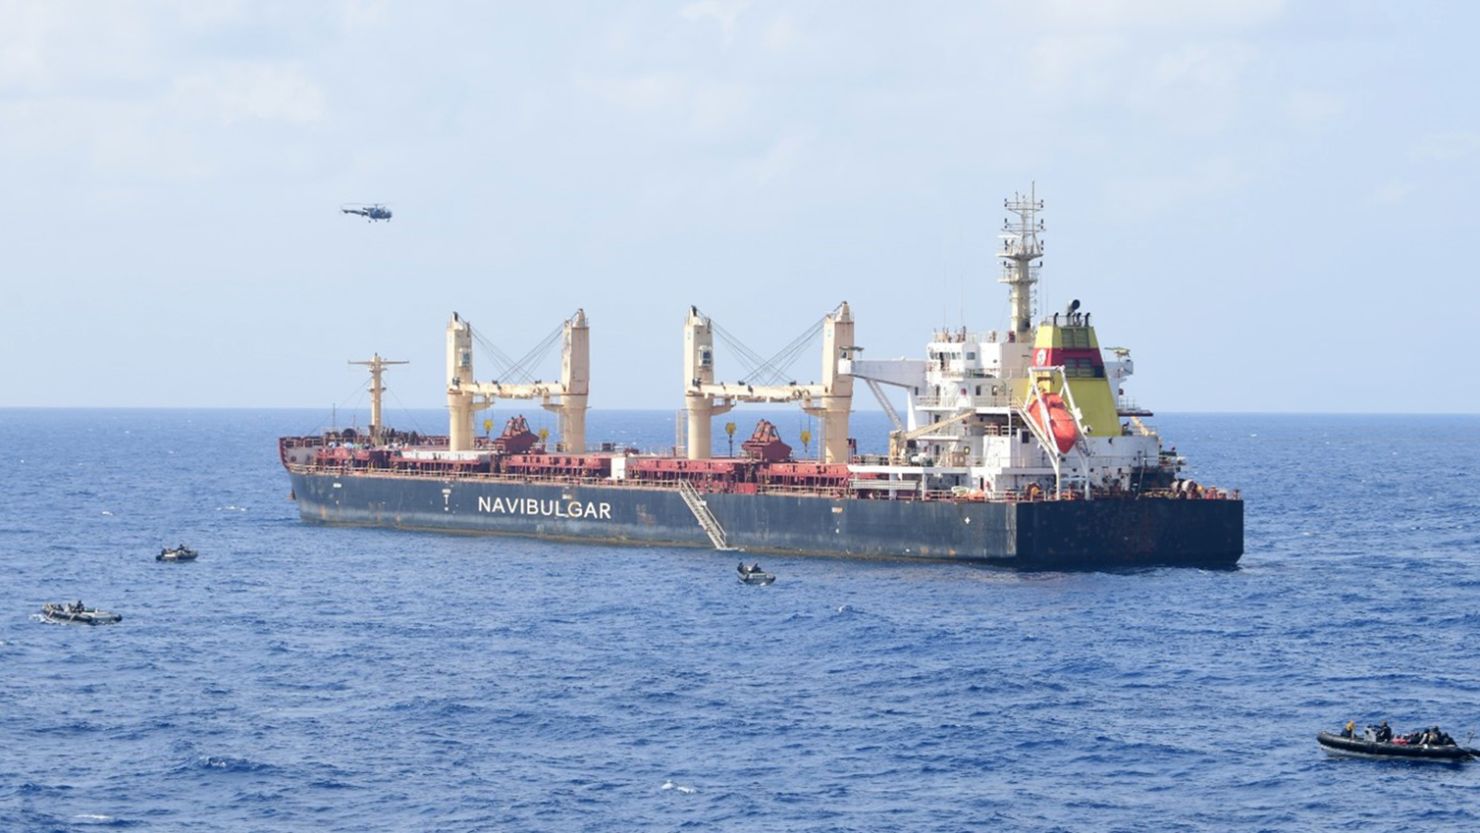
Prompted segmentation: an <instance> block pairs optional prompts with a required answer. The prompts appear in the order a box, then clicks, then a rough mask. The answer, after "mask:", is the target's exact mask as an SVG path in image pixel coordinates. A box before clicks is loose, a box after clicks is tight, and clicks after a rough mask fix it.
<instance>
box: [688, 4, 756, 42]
mask: <svg viewBox="0 0 1480 833" xmlns="http://www.w3.org/2000/svg"><path fill="white" fill-rule="evenodd" d="M749 7H750V0H697V2H694V3H690V4H688V5H687V6H684V7H683V8H682V9H679V11H678V15H679V17H682V18H683V19H684V20H688V21H696V22H697V21H701V20H706V19H712V20H716V21H718V22H719V26H720V31H721V32H723V33H724V38H725V43H729V42H730V39H731V38H732V37H733V36H734V32H735V24H736V23H738V22H739V21H740V16H741V15H743V14H745V10H746V9H747V8H749Z"/></svg>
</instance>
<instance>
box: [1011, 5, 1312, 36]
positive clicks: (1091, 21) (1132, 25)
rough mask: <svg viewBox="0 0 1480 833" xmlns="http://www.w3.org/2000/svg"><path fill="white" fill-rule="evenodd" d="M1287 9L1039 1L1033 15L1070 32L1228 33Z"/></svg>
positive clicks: (1277, 14)
mask: <svg viewBox="0 0 1480 833" xmlns="http://www.w3.org/2000/svg"><path fill="white" fill-rule="evenodd" d="M1284 8H1285V3H1284V0H1197V2H1187V0H1088V2H1086V0H1040V2H1039V3H1037V4H1036V6H1035V7H1034V10H1033V11H1032V12H1031V14H1032V15H1033V17H1035V18H1037V20H1038V21H1039V22H1040V23H1043V24H1047V25H1050V26H1055V27H1059V28H1061V29H1067V30H1099V31H1106V30H1118V31H1125V30H1132V29H1153V28H1154V29H1168V28H1170V29H1218V30H1227V29H1230V28H1242V27H1252V26H1258V25H1261V24H1264V23H1268V22H1270V21H1271V20H1274V19H1276V18H1278V17H1279V16H1280V15H1281V14H1282V13H1283V12H1284Z"/></svg>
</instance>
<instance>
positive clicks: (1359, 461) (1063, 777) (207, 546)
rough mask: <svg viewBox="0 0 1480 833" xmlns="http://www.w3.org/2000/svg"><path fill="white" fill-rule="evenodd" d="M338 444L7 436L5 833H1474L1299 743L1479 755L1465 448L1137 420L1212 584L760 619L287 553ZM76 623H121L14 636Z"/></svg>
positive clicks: (753, 592)
mask: <svg viewBox="0 0 1480 833" xmlns="http://www.w3.org/2000/svg"><path fill="white" fill-rule="evenodd" d="M324 416H325V415H322V414H318V413H316V412H308V411H292V410H245V411H231V410H208V411H192V410H46V409H4V410H0V436H4V437H5V438H7V442H8V445H7V446H6V447H5V449H4V450H3V451H0V473H3V479H4V492H3V499H0V553H3V559H4V564H5V569H4V570H3V571H0V831H87V830H93V829H115V828H118V829H135V830H143V831H162V833H167V832H170V831H221V830H231V831H308V830H312V831H356V833H358V832H359V831H366V830H377V831H380V830H384V831H431V830H435V831H487V830H511V831H516V830H517V831H610V830H643V831H677V830H705V831H708V830H724V831H898V830H912V831H913V830H928V831H976V830H1014V831H1081V830H1085V831H1158V832H1159V833H1160V832H1164V831H1219V832H1220V833H1221V832H1222V831H1228V830H1240V831H1245V830H1247V831H1258V830H1266V831H1274V830H1279V831H1286V830H1288V831H1310V830H1336V829H1343V830H1349V829H1367V828H1369V827H1373V828H1376V829H1390V828H1393V827H1397V826H1405V827H1411V828H1415V829H1423V830H1472V829H1475V828H1476V827H1477V825H1480V802H1477V800H1476V796H1477V795H1480V792H1477V787H1480V763H1472V764H1470V765H1468V766H1450V765H1433V764H1403V763H1389V762H1381V761H1365V760H1350V759H1332V758H1328V757H1327V756H1326V755H1324V754H1323V753H1322V752H1321V751H1320V750H1319V749H1318V748H1317V746H1316V744H1315V741H1314V737H1315V733H1316V732H1317V731H1319V730H1321V729H1335V728H1337V727H1339V726H1340V725H1341V724H1343V723H1345V722H1346V721H1347V720H1356V721H1357V722H1358V724H1366V723H1375V722H1377V721H1378V720H1381V719H1387V720H1389V721H1391V723H1392V724H1393V725H1394V727H1395V728H1397V729H1399V730H1400V731H1402V730H1407V729H1409V728H1415V727H1418V726H1428V725H1432V724H1435V723H1437V724H1440V725H1442V726H1443V727H1444V728H1445V729H1446V730H1447V731H1449V732H1450V733H1451V734H1453V735H1455V736H1456V738H1458V739H1460V740H1461V741H1462V742H1463V741H1465V739H1466V738H1467V736H1469V735H1470V734H1471V732H1472V731H1473V730H1476V729H1480V662H1477V661H1476V656H1475V645H1476V638H1477V636H1480V481H1477V477H1480V442H1477V441H1476V439H1475V438H1476V437H1477V436H1480V417H1475V416H1416V417H1415V416H1329V415H1308V416H1287V415H1190V414H1189V415H1176V414H1173V415H1165V416H1161V417H1158V418H1157V419H1155V420H1154V424H1155V425H1157V426H1158V427H1159V429H1160V430H1161V431H1162V433H1163V435H1164V436H1165V437H1166V438H1167V441H1168V442H1169V443H1171V444H1173V445H1175V446H1176V447H1177V449H1178V450H1179V451H1180V452H1181V453H1182V454H1184V455H1185V456H1186V457H1187V458H1188V460H1189V463H1190V468H1189V470H1188V473H1189V474H1190V475H1191V476H1192V477H1194V478H1195V479H1197V480H1199V481H1201V482H1204V483H1210V484H1216V485H1220V486H1225V487H1233V488H1239V489H1241V490H1242V492H1243V495H1244V497H1245V499H1246V501H1247V505H1246V528H1247V535H1246V544H1245V555H1244V558H1243V561H1242V562H1241V564H1240V566H1239V568H1238V569H1235V570H1228V571H1203V570H1196V569H1186V568H1180V569H1154V570H1143V571H1135V572H1122V573H1035V574H1018V573H1013V572H1009V571H1004V570H999V569H990V568H983V567H976V566H969V565H960V564H919V563H907V562H886V561H849V560H840V559H827V558H781V557H766V556H759V557H758V560H760V561H761V562H762V564H763V566H764V567H765V568H766V569H767V570H769V571H771V572H773V573H775V574H776V575H777V576H778V578H777V581H776V583H775V584H773V585H771V586H769V587H750V586H745V585H742V584H740V583H739V582H737V581H736V579H735V574H734V562H735V560H736V558H735V557H734V555H733V554H730V553H716V552H713V551H705V550H697V549H694V550H684V549H645V548H610V547H602V546H576V545H567V544H556V543H546V542H539V541H530V540H520V539H503V538H480V537H467V536H455V535H434V534H418V533H404V532H394V531H388V530H373V529H336V528H327V527H319V526H313V525H309V524H305V523H302V522H300V521H299V519H298V517H297V512H296V509H295V507H294V505H293V504H292V503H291V502H290V501H289V499H288V488H289V487H288V481H287V477H286V475H285V473H284V472H283V471H282V469H281V467H280V466H279V464H278V461H277V449H276V437H277V436H279V435H280V434H292V433H304V432H308V431H312V430H315V429H317V428H321V427H323V424H324V423H325V422H326V420H325V419H324ZM343 416H345V415H341V417H343ZM753 416H754V415H748V414H737V415H735V416H734V417H731V418H732V419H735V420H736V421H737V422H742V423H743V425H744V427H743V428H742V429H741V432H740V434H738V435H737V442H738V440H739V439H743V437H744V436H745V435H748V432H749V426H750V421H749V420H750V419H751V418H752V417H753ZM415 421H416V422H419V423H421V424H420V425H417V424H407V423H404V422H399V421H395V420H394V419H393V422H396V424H397V425H398V426H399V427H402V428H417V429H418V430H423V431H425V430H432V431H438V430H441V428H442V425H441V415H440V414H437V413H435V412H422V413H419V414H418V415H416V416H415ZM672 421H673V413H672V412H671V411H668V412H650V413H644V412H602V411H595V412H593V413H592V415H591V419H590V430H589V432H588V433H589V436H590V439H591V440H592V441H593V442H596V441H601V440H604V439H613V440H618V441H620V442H623V443H636V444H639V445H642V446H644V447H648V448H657V447H662V446H665V445H671V444H672V442H673V427H672ZM777 422H778V425H780V426H781V427H782V429H783V433H784V435H788V436H787V439H788V441H792V442H795V440H794V439H793V438H794V437H795V435H796V433H797V431H796V427H797V426H796V422H797V420H796V417H795V415H794V414H786V415H780V416H777ZM361 423H362V424H363V417H361ZM721 424H722V422H721ZM855 426H856V428H855V433H857V434H858V435H859V436H860V437H861V438H862V437H865V436H866V433H869V434H871V435H872V436H876V437H882V436H883V429H884V425H883V422H882V417H880V416H878V415H877V414H864V415H860V416H859V417H858V419H856V420H855ZM715 433H716V436H717V437H718V438H719V441H720V442H724V434H723V432H722V431H721V430H719V429H718V428H717V429H716V432H715ZM878 444H879V443H878V442H877V441H876V440H867V441H865V442H864V444H863V445H864V447H863V450H865V451H867V450H871V449H872V448H874V447H875V446H877V445H878ZM181 542H183V543H186V544H189V545H191V546H193V547H195V548H197V549H198V550H200V552H201V556H200V559H199V560H198V561H196V562H194V563H184V564H161V563H157V562H156V561H155V560H154V555H155V554H156V553H157V552H158V551H159V549H160V548H161V547H164V546H170V545H174V544H176V543H181ZM78 599H80V600H83V601H85V602H86V603H88V604H89V605H97V606H99V607H103V608H107V609H110V610H115V611H118V612H120V613H122V614H123V616H124V619H123V622H122V623H120V624H118V625H115V626H110V627H93V628H89V627H79V626H62V625H51V624H47V623H44V622H42V621H40V620H39V618H38V617H37V616H36V614H37V613H38V612H39V610H40V607H41V604H42V603H43V602H46V601H63V600H78Z"/></svg>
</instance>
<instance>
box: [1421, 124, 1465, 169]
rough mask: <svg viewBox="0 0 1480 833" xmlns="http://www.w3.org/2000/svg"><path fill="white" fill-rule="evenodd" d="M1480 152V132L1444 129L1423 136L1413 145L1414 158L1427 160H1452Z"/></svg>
mask: <svg viewBox="0 0 1480 833" xmlns="http://www.w3.org/2000/svg"><path fill="white" fill-rule="evenodd" d="M1476 152H1480V132H1477V131H1474V130H1445V131H1441V132H1438V133H1430V134H1428V135H1427V136H1424V137H1423V138H1422V139H1420V140H1419V141H1418V143H1417V144H1415V145H1414V146H1413V151H1412V155H1413V156H1414V158H1416V159H1422V160H1425V161H1429V162H1453V161H1455V160H1458V159H1465V158H1468V157H1470V156H1474V155H1475V154H1476Z"/></svg>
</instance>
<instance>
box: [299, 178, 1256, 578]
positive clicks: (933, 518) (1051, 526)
mask: <svg viewBox="0 0 1480 833" xmlns="http://www.w3.org/2000/svg"><path fill="white" fill-rule="evenodd" d="M1004 208H1005V209H1006V210H1007V212H1009V215H1010V216H1009V219H1008V220H1006V221H1004V224H1003V234H1002V241H1003V244H1002V248H1001V250H1000V251H999V252H998V256H999V257H1000V258H1001V259H1002V262H1003V274H1002V277H1001V279H1000V282H1001V283H1004V284H1006V286H1007V290H1008V292H1007V294H1008V306H1009V312H1010V318H1009V321H1008V325H1007V327H1006V328H1005V329H1003V330H1000V331H996V330H994V331H989V332H969V331H967V330H965V329H964V328H963V329H959V330H939V331H937V332H935V333H934V336H933V338H932V339H931V340H930V342H929V343H928V345H927V346H926V352H925V357H924V358H923V359H892V360H875V359H864V358H863V347H861V346H859V345H858V344H857V343H856V342H855V340H854V319H853V315H852V310H851V309H850V307H849V305H848V304H847V303H846V302H844V303H842V304H840V305H839V306H838V307H837V308H835V309H834V310H833V311H832V312H830V313H828V314H827V315H826V316H824V317H823V318H822V319H821V321H820V322H819V325H818V327H819V329H820V333H821V342H822V350H821V352H822V362H821V368H820V370H821V375H820V381H819V382H814V383H809V384H797V383H796V382H794V381H786V380H785V378H784V376H783V375H778V368H777V367H776V366H775V365H774V364H768V363H767V362H765V361H759V362H756V363H753V364H752V365H751V373H750V375H749V378H747V379H745V380H741V381H737V382H726V381H719V380H717V379H716V372H715V350H716V345H715V333H716V331H717V330H719V328H718V325H717V324H715V323H714V322H713V321H711V319H710V318H709V317H708V316H706V315H704V314H703V313H701V312H700V311H699V310H698V309H697V308H694V307H690V308H689V310H688V314H687V316H686V317H685V320H684V324H683V350H684V374H683V380H682V381H683V385H682V395H683V402H684V409H683V415H682V416H681V417H679V418H678V419H677V420H676V424H675V444H674V447H673V448H672V449H668V450H665V451H663V452H648V451H643V450H640V449H636V448H625V447H617V446H616V445H614V444H610V443H608V444H601V445H599V446H598V447H597V448H595V449H591V448H588V447H587V443H586V430H585V429H586V413H587V400H588V397H589V393H590V381H591V379H590V370H589V350H590V323H589V321H588V319H587V317H586V315H585V313H584V311H577V312H576V313H575V314H574V315H573V316H571V317H570V318H569V319H567V320H566V321H565V322H563V324H562V325H561V328H560V329H559V330H558V331H557V332H558V336H559V341H560V343H561V346H562V361H561V372H560V380H559V381H558V382H554V381H552V382H544V381H527V380H526V381H522V382H514V381H503V382H500V381H496V380H495V381H479V380H478V378H477V376H476V375H475V373H474V362H473V349H472V348H473V342H474V339H475V338H479V336H478V335H477V334H476V333H475V331H474V330H473V328H472V326H471V324H469V322H468V321H467V320H466V319H464V318H462V317H461V316H459V315H458V314H457V313H453V315H452V318H451V320H450V321H449V323H448V325H447V329H446V346H447V380H448V381H447V407H448V414H449V427H448V433H447V435H446V436H436V437H426V436H420V435H417V434H415V433H409V434H408V433H405V432H398V431H395V430H393V429H389V428H387V427H385V426H384V425H383V424H382V422H381V407H380V395H381V392H382V391H383V390H384V385H383V380H382V374H383V371H384V369H385V367H386V366H387V365H390V364H393V362H389V361H387V360H384V359H382V358H381V357H380V356H379V355H378V354H377V355H376V356H375V357H374V358H373V359H371V360H369V361H367V362H363V364H367V365H369V367H370V376H371V384H370V392H371V415H370V417H371V418H370V426H369V430H368V431H365V432H355V431H353V430H352V429H346V430H344V431H329V432H325V433H322V434H315V435H310V436H295V437H283V438H281V439H280V441H279V454H280V458H281V460H282V463H283V465H284V467H285V468H286V469H287V471H288V475H289V478H290V480H291V482H292V490H291V495H292V498H293V499H294V500H296V501H297V505H298V507H299V513H300V516H301V517H302V519H303V520H304V521H307V522H312V523H321V524H329V525H365V526H381V527H390V528H395V529H406V530H422V531H441V532H449V533H480V534H490V535H516V536H529V537H535V538H543V539H549V540H558V541H573V542H591V543H599V544H624V545H644V546H675V547H702V548H707V549H712V550H715V551H719V552H734V551H742V552H761V553H781V554H797V555H821V556H841V557H854V558H900V559H926V560H965V561H973V562H982V563H986V564H993V565H1001V566H1007V567H1013V568H1019V569H1028V570H1059V569H1089V570H1100V569H1120V568H1131V567H1142V566H1160V565H1186V566H1202V567H1225V568H1226V567H1232V566H1233V565H1235V564H1236V563H1237V562H1238V560H1239V558H1240V557H1241V556H1242V554H1243V501H1242V499H1241V497H1240V495H1239V493H1238V492H1237V491H1236V490H1225V489H1221V488H1217V487H1214V486H1209V485H1202V484H1198V483H1196V482H1193V481H1192V480H1190V479H1187V478H1184V477H1182V476H1181V469H1182V467H1183V465H1184V460H1183V459H1182V458H1181V457H1180V456H1179V455H1178V454H1177V453H1176V452H1175V451H1174V450H1168V449H1167V448H1164V447H1163V444H1162V440H1161V437H1160V436H1159V435H1158V434H1157V432H1156V431H1155V430H1154V429H1153V428H1152V427H1151V426H1149V425H1148V424H1147V423H1146V422H1145V420H1144V418H1145V417H1148V416H1150V413H1149V412H1148V411H1145V410H1143V409H1141V408H1139V407H1137V406H1136V405H1134V404H1133V403H1132V401H1131V400H1130V399H1128V398H1127V397H1126V396H1125V393H1124V385H1125V383H1126V381H1127V379H1128V378H1129V377H1130V376H1131V374H1132V371H1133V364H1132V361H1131V358H1130V354H1129V351H1128V350H1126V349H1124V348H1108V349H1102V348H1101V346H1100V342H1099V340H1098V338H1097V336H1096V332H1095V328H1094V326H1092V324H1091V314H1090V312H1088V311H1087V310H1085V309H1083V308H1082V307H1081V305H1080V303H1079V302H1078V301H1077V300H1076V301H1073V302H1072V303H1070V304H1069V305H1068V306H1067V308H1065V309H1064V310H1063V311H1062V312H1057V313H1053V314H1049V315H1041V316H1039V315H1035V300H1034V286H1035V284H1036V283H1037V281H1038V270H1039V268H1040V261H1041V259H1042V257H1043V245H1042V240H1041V235H1042V232H1043V229H1044V227H1043V223H1042V221H1041V220H1040V219H1039V216H1038V215H1039V213H1040V212H1041V210H1042V208H1043V203H1042V201H1041V200H1039V199H1038V198H1037V196H1036V194H1035V193H1033V192H1031V191H1030V192H1029V193H1028V194H1027V195H1014V196H1013V197H1012V198H1010V199H1008V200H1005V201H1004ZM1035 318H1036V319H1037V321H1036V322H1035ZM720 332H721V333H722V334H723V331H722V330H720ZM552 338H555V336H554V335H552ZM859 386H861V387H862V388H865V389H867V390H869V391H870V392H871V393H872V394H873V395H874V396H875V397H876V398H877V400H878V402H879V404H880V406H881V407H882V408H883V410H884V412H885V414H886V415H887V416H888V418H889V420H890V422H891V424H892V426H893V430H891V431H890V432H889V436H888V451H887V453H881V454H862V455H861V454H858V453H857V452H856V443H855V442H854V440H852V439H851V438H850V437H849V431H848V426H849V415H850V413H851V412H852V408H853V394H854V389H855V387H859ZM891 394H892V396H891ZM896 397H899V399H902V401H903V403H904V407H903V409H902V413H901V409H900V408H899V407H898V406H897V404H896V403H897V401H899V400H898V399H896ZM500 400H508V401H521V400H522V401H529V402H530V403H531V404H534V403H538V404H539V406H540V407H542V408H545V409H547V410H550V411H553V412H555V413H556V414H557V415H558V429H559V436H558V438H556V441H555V442H554V443H553V444H552V443H551V442H550V438H549V437H548V436H547V435H546V432H541V433H540V434H536V433H535V432H533V431H531V430H530V427H529V425H528V423H527V421H526V420H525V419H524V418H523V417H522V416H515V417H511V418H509V419H508V421H507V423H506V424H505V425H504V427H503V431H502V433H501V434H499V435H498V436H489V435H491V433H492V432H491V431H487V430H485V436H482V437H479V436H476V435H475V432H474V418H475V416H476V414H477V413H478V412H480V411H484V410H487V409H490V408H492V407H493V405H494V404H495V403H496V402H499V401H500ZM741 403H772V404H776V403H791V404H795V405H797V406H800V408H801V409H802V410H803V411H804V412H805V413H807V414H809V415H811V416H812V417H815V418H816V419H817V421H818V424H819V427H820V436H819V438H818V442H817V450H818V454H817V459H800V458H798V457H797V456H796V455H795V454H793V449H792V448H791V446H789V445H788V444H787V443H785V442H783V441H782V439H781V437H780V436H779V434H778V433H777V431H776V429H775V426H774V425H773V424H771V423H770V422H768V421H766V420H761V421H760V422H759V424H757V426H756V428H755V430H754V431H753V433H752V434H751V436H750V437H749V439H747V440H745V441H744V442H742V443H741V448H740V451H741V453H740V454H738V455H736V454H730V455H717V454H716V453H715V452H714V450H713V434H712V427H713V420H714V418H715V417H717V416H720V415H722V414H724V413H726V412H728V411H729V410H731V409H732V408H734V407H735V406H736V405H738V404H741ZM490 424H491V423H490V422H488V421H485V429H487V427H488V426H489V425H490ZM732 426H733V423H730V424H729V425H727V428H728V429H729V430H731V431H732V430H733V427H732Z"/></svg>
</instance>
